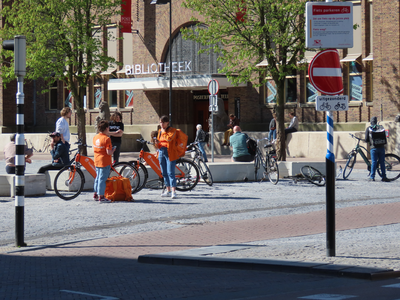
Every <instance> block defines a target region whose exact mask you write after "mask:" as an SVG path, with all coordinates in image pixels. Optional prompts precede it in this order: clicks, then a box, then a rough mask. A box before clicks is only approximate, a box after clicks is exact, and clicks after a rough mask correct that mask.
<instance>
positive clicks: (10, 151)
mask: <svg viewBox="0 0 400 300" xmlns="http://www.w3.org/2000/svg"><path fill="white" fill-rule="evenodd" d="M16 136H17V135H16V134H14V135H12V136H11V137H10V142H9V143H7V144H6V145H5V146H4V158H5V160H6V173H7V174H15V137H16ZM24 153H25V163H28V164H30V163H32V161H31V159H30V158H31V157H32V155H33V151H32V149H29V148H28V146H27V145H25V148H24Z"/></svg>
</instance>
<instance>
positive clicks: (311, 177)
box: [285, 165, 325, 186]
mask: <svg viewBox="0 0 400 300" xmlns="http://www.w3.org/2000/svg"><path fill="white" fill-rule="evenodd" d="M285 178H289V179H292V180H293V182H294V183H298V182H299V181H302V180H307V181H308V182H310V183H312V184H315V185H317V186H324V185H325V176H324V175H323V174H322V173H321V172H320V171H319V170H318V169H316V168H314V167H312V166H308V165H306V166H302V167H301V169H300V173H299V174H296V175H293V176H287V177H285Z"/></svg>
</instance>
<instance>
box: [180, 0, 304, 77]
mask: <svg viewBox="0 0 400 300" xmlns="http://www.w3.org/2000/svg"><path fill="white" fill-rule="evenodd" d="M183 6H184V7H186V8H189V9H191V10H195V11H197V12H198V13H199V14H200V15H201V16H202V17H203V18H204V23H206V24H207V25H208V27H207V28H204V27H199V28H198V29H197V32H193V31H190V30H189V29H184V30H183V33H184V37H185V38H189V39H193V40H196V41H198V42H200V43H202V44H204V45H207V46H208V47H211V48H214V50H215V51H217V52H220V53H222V56H221V57H220V60H221V61H222V62H223V63H224V65H225V67H224V68H223V69H221V70H219V71H220V72H221V73H225V74H226V75H227V76H228V77H229V78H230V80H232V82H234V83H239V82H246V81H255V79H256V80H257V81H258V80H259V79H260V78H259V76H260V72H262V73H264V72H265V73H264V74H265V75H266V76H272V77H273V79H274V80H275V81H278V80H283V79H284V78H285V76H286V75H289V74H292V73H293V70H294V69H296V68H297V66H296V63H297V62H298V61H299V60H301V59H302V58H303V56H304V55H302V53H303V52H304V49H305V30H304V13H305V3H304V1H300V0H291V1H286V0H253V1H250V0H243V1H241V0H207V1H206V0H186V1H184V3H183ZM240 11H242V12H244V13H245V15H244V17H243V21H238V20H237V18H236V17H237V12H240ZM192 21H195V22H198V21H199V20H198V19H196V18H193V19H192ZM264 59H266V60H267V61H268V66H267V67H266V68H258V67H256V64H258V63H259V62H261V61H262V60H264ZM263 77H265V76H263ZM264 82H265V79H264V78H262V80H261V82H259V84H262V83H264Z"/></svg>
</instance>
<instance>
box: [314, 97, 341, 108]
mask: <svg viewBox="0 0 400 300" xmlns="http://www.w3.org/2000/svg"><path fill="white" fill-rule="evenodd" d="M315 108H316V110H317V111H342V110H349V96H347V95H345V96H317V101H316V103H315Z"/></svg>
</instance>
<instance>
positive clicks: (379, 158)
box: [370, 147, 386, 179]
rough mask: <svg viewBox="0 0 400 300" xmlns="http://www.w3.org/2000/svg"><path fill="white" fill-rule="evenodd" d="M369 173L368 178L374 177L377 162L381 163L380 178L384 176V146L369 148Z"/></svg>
mask: <svg viewBox="0 0 400 300" xmlns="http://www.w3.org/2000/svg"><path fill="white" fill-rule="evenodd" d="M370 152H371V174H370V178H372V179H375V172H376V169H377V167H378V163H379V164H380V165H381V174H382V178H386V168H385V148H384V147H379V148H371V151H370Z"/></svg>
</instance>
